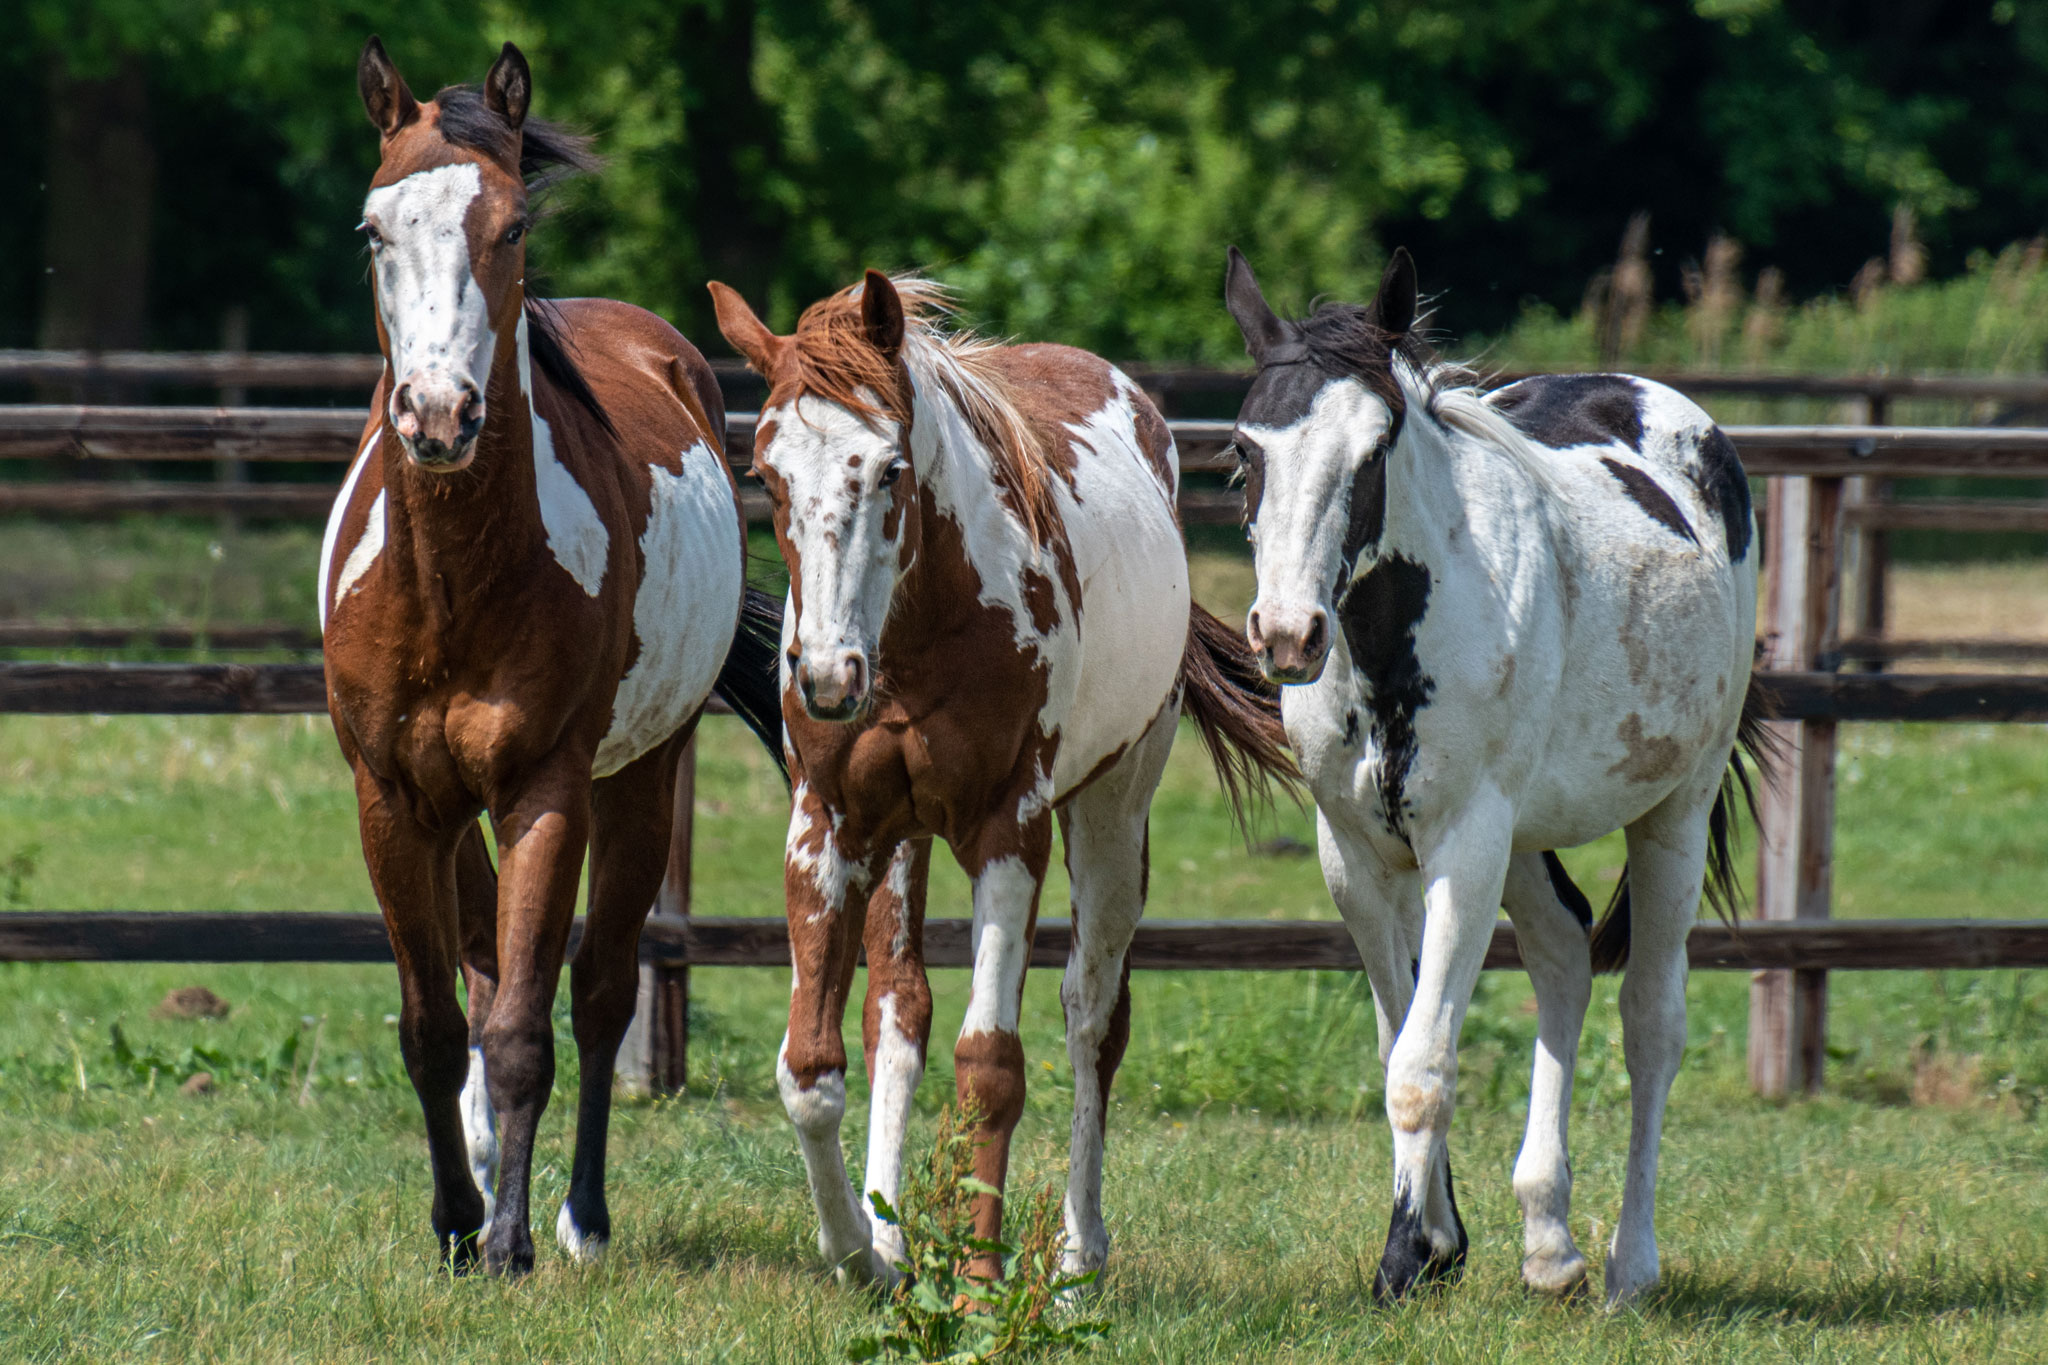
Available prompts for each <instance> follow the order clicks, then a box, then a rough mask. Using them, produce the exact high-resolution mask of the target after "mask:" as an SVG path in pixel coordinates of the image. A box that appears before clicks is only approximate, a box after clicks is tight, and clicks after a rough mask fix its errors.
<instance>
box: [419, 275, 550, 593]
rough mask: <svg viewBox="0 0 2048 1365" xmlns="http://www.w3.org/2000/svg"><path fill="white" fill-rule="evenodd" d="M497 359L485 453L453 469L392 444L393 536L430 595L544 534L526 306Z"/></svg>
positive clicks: (476, 578) (487, 575)
mask: <svg viewBox="0 0 2048 1365" xmlns="http://www.w3.org/2000/svg"><path fill="white" fill-rule="evenodd" d="M506 340H510V341H512V343H513V344H511V345H506V344H505V343H504V340H501V341H500V343H499V345H498V347H497V349H496V353H495V354H494V355H493V356H492V358H491V377H490V381H489V384H488V385H487V386H486V389H485V396H484V426H483V430H482V431H481V432H479V433H478V434H477V449H476V458H475V459H474V460H472V461H471V462H470V465H469V467H468V468H467V469H464V470H461V471H460V472H458V473H454V474H434V473H429V472H427V471H425V470H422V469H417V468H415V467H414V466H413V465H412V463H411V461H409V460H408V459H407V458H406V456H405V451H404V449H403V447H401V446H400V445H399V443H398V442H397V441H396V440H395V439H394V440H388V441H386V442H385V443H384V488H385V493H386V498H387V503H388V510H387V513H386V540H387V544H388V547H389V551H388V552H389V553H392V554H393V556H394V558H395V560H396V562H397V564H398V565H399V566H400V572H402V573H404V574H406V575H407V576H408V577H409V578H410V579H411V580H412V582H411V584H410V586H411V588H412V590H413V591H414V593H415V595H417V596H420V597H422V598H423V599H424V600H427V601H429V602H432V601H436V600H439V599H442V598H444V597H445V598H452V597H455V596H458V595H460V593H461V591H462V590H463V589H464V588H465V587H467V586H471V585H478V584H487V583H489V582H491V581H493V580H494V579H495V578H496V577H497V574H498V569H499V567H500V566H501V565H502V564H504V563H507V562H511V561H515V560H517V559H520V558H522V557H523V556H525V555H527V554H529V553H530V552H531V549H532V544H533V542H534V541H535V540H536V539H537V538H538V537H539V536H540V535H541V534H542V533H541V527H540V519H539V515H538V511H537V504H536V499H535V495H534V474H533V409H532V406H531V405H532V401H533V399H532V384H533V381H532V377H531V374H530V367H529V362H528V359H527V345H526V317H525V313H524V310H523V309H522V311H521V314H520V318H519V323H518V326H517V328H516V329H515V334H514V336H513V337H512V338H508V339H506Z"/></svg>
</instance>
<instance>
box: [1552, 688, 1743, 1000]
mask: <svg viewBox="0 0 2048 1365" xmlns="http://www.w3.org/2000/svg"><path fill="white" fill-rule="evenodd" d="M1777 713H1778V706H1777V698H1775V697H1774V696H1772V695H1771V692H1770V689H1769V688H1767V687H1765V686H1764V685H1763V684H1762V683H1760V682H1758V681H1757V679H1756V678H1755V677H1751V678H1750V680H1749V691H1748V692H1747V693H1745V694H1744V695H1743V698H1742V719H1741V720H1739V721H1738V722H1736V726H1735V748H1734V751H1733V752H1731V753H1730V754H1729V755H1728V771H1727V772H1726V773H1725V774H1723V775H1722V778H1721V792H1720V795H1718V796H1716V797H1715V798H1714V808H1713V809H1712V810H1711V811H1709V812H1708V814H1707V884H1706V887H1705V888H1704V895H1705V896H1706V901H1707V904H1708V905H1711V906H1712V907H1713V908H1714V913H1715V914H1716V915H1719V916H1720V917H1721V919H1722V920H1723V921H1725V922H1726V923H1727V924H1728V925H1729V927H1731V928H1733V927H1734V925H1735V921H1736V918H1737V915H1738V913H1739V912H1740V911H1741V909H1742V904H1741V902H1742V887H1741V883H1740V881H1739V880H1738V879H1737V877H1736V873H1735V857H1734V847H1735V837H1734V836H1735V830H1734V821H1733V820H1732V819H1731V818H1730V817H1731V815H1732V813H1733V810H1734V805H1735V799H1736V798H1737V797H1738V796H1739V797H1740V798H1741V799H1742V804H1743V805H1744V806H1746V807H1748V809H1749V819H1750V823H1752V824H1754V823H1756V785H1755V783H1754V782H1753V781H1752V780H1751V777H1750V765H1751V764H1754V765H1755V766H1756V769H1757V771H1758V772H1761V773H1764V774H1766V775H1768V774H1769V772H1770V770H1771V768H1772V767H1773V766H1774V765H1775V764H1776V762H1777V760H1778V758H1779V756H1780V755H1779V751H1780V749H1781V748H1782V747H1783V746H1782V745H1780V744H1779V742H1778V737H1777V736H1776V735H1775V734H1773V733H1771V732H1770V731H1769V730H1766V729H1765V728H1764V722H1765V721H1767V720H1770V719H1771V718H1772V717H1774V716H1776V715H1777ZM1628 943H1629V905H1628V866H1627V865H1626V864H1623V866H1622V869H1621V881H1620V883H1619V884H1618V885H1617V886H1616V887H1615V888H1614V899H1613V900H1611V901H1609V902H1608V903H1607V913H1606V914H1604V915H1602V916H1601V917H1600V923H1599V925H1598V926H1597V927H1595V928H1594V930H1593V941H1592V954H1593V970H1594V971H1595V972H1618V971H1620V970H1621V969H1622V968H1623V967H1625V966H1627V965H1628Z"/></svg>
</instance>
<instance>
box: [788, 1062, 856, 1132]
mask: <svg viewBox="0 0 2048 1365" xmlns="http://www.w3.org/2000/svg"><path fill="white" fill-rule="evenodd" d="M775 1084H776V1089H777V1090H779V1091H780V1092H781V1094H782V1107H783V1109H784V1110H785V1111H786V1112H787V1113H788V1114H789V1121H790V1122H791V1123H793V1124H795V1125H796V1130H797V1132H798V1133H800V1134H802V1135H803V1136H804V1137H807V1138H812V1139H820V1140H822V1139H824V1138H827V1137H830V1136H832V1135H833V1134H836V1133H837V1132H838V1131H839V1124H840V1121H841V1120H842V1119H844V1118H845V1117H846V1061H845V1059H844V1058H843V1057H842V1058H841V1059H840V1062H839V1065H838V1066H836V1067H832V1068H829V1069H827V1068H825V1067H821V1066H816V1065H805V1066H803V1067H802V1068H801V1069H799V1067H798V1066H797V1065H796V1064H795V1063H794V1062H793V1061H792V1059H791V1056H790V1050H789V1048H788V1045H787V1044H785V1045H784V1051H783V1055H782V1056H781V1057H780V1058H778V1059H777V1061H776V1065H775Z"/></svg>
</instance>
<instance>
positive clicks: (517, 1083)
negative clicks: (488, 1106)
mask: <svg viewBox="0 0 2048 1365" xmlns="http://www.w3.org/2000/svg"><path fill="white" fill-rule="evenodd" d="M483 1043H484V1063H485V1066H484V1073H485V1076H486V1077H487V1079H488V1081H489V1084H490V1094H491V1103H492V1105H493V1106H494V1107H496V1108H497V1109H498V1110H499V1111H500V1112H504V1111H508V1110H513V1109H519V1108H523V1107H525V1106H527V1105H529V1104H532V1103H533V1102H534V1101H535V1100H536V1099H538V1098H540V1097H541V1096H544V1095H545V1094H546V1093H547V1091H548V1088H549V1087H550V1086H552V1085H553V1084H554V1081H555V1032H554V1027H553V1024H552V1021H551V1020H550V1019H549V1018H548V1016H547V1015H546V1014H545V1013H543V1014H542V1015H541V1016H540V1018H538V1019H527V1018H516V1019H515V1018H513V1017H512V1012H511V1011H509V1010H504V1009H494V1010H493V1011H492V1012H491V1019H490V1022H489V1023H487V1024H485V1025H484V1040H483Z"/></svg>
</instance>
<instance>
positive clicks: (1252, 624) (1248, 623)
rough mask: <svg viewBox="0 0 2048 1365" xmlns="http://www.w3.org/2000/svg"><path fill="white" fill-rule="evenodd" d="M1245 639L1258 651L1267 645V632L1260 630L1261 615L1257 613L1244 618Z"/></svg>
mask: <svg viewBox="0 0 2048 1365" xmlns="http://www.w3.org/2000/svg"><path fill="white" fill-rule="evenodd" d="M1244 638H1245V640H1246V641H1247V642H1248V643H1250V645H1251V647H1252V648H1253V649H1257V648H1259V647H1260V646H1261V645H1263V644H1264V643H1265V640H1266V636H1265V632H1264V631H1262V630H1260V629H1259V614H1258V613H1257V612H1253V613H1252V614H1251V615H1249V616H1247V617H1245V618H1244Z"/></svg>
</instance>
